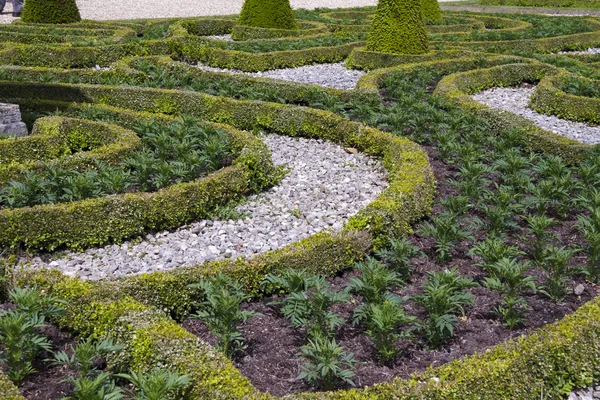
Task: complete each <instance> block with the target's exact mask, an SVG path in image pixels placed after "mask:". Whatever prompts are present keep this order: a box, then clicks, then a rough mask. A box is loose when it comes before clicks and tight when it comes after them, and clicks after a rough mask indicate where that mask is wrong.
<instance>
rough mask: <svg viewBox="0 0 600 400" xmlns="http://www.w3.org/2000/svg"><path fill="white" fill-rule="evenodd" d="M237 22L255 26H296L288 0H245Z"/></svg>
mask: <svg viewBox="0 0 600 400" xmlns="http://www.w3.org/2000/svg"><path fill="white" fill-rule="evenodd" d="M239 23H240V24H241V25H247V26H254V27H257V28H275V29H296V28H297V25H296V21H295V19H294V14H293V12H292V7H291V6H290V0H245V1H244V5H243V6H242V11H241V12H240V18H239Z"/></svg>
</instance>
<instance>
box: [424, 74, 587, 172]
mask: <svg viewBox="0 0 600 400" xmlns="http://www.w3.org/2000/svg"><path fill="white" fill-rule="evenodd" d="M557 72H558V70H557V69H556V68H555V67H552V66H550V65H547V64H541V63H531V64H508V65H503V66H498V67H492V68H487V69H477V70H472V71H467V72H460V73H456V74H452V75H448V76H446V77H444V78H443V79H442V80H441V81H440V82H439V83H438V86H437V88H436V89H435V94H436V95H438V96H440V97H442V98H444V99H445V100H448V101H449V102H450V103H453V104H456V105H458V106H460V107H462V108H464V109H465V110H467V111H469V112H472V113H475V114H477V115H480V116H482V117H484V118H485V119H487V120H488V121H490V126H491V128H492V129H493V131H494V132H495V133H498V134H502V133H503V132H505V131H506V130H508V129H518V130H519V131H521V132H522V134H523V145H525V146H526V147H528V148H531V149H532V150H535V151H540V152H545V153H548V154H554V155H559V156H561V157H562V158H563V159H565V161H567V162H569V163H577V162H579V161H580V160H582V159H583V158H584V157H585V156H586V154H587V152H588V150H589V149H591V146H589V145H586V144H583V143H580V142H577V141H575V140H573V139H569V138H566V137H564V136H561V135H558V134H556V133H553V132H550V131H546V130H544V129H541V128H539V127H538V126H537V125H535V124H534V123H533V122H531V121H529V120H527V119H525V118H523V117H521V116H519V115H516V114H513V113H511V112H508V111H499V110H495V109H492V108H490V107H488V106H486V105H483V104H481V103H479V102H477V101H475V100H473V99H472V98H471V97H470V95H471V94H474V93H477V92H479V91H481V90H484V89H488V88H493V87H497V86H515V85H518V84H520V83H522V82H529V83H533V82H539V81H540V80H541V79H542V78H543V77H545V76H548V75H555V74H556V73H557Z"/></svg>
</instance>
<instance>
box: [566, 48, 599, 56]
mask: <svg viewBox="0 0 600 400" xmlns="http://www.w3.org/2000/svg"><path fill="white" fill-rule="evenodd" d="M558 54H600V47H591V48H589V49H587V50H583V51H559V52H558Z"/></svg>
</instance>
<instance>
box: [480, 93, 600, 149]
mask: <svg viewBox="0 0 600 400" xmlns="http://www.w3.org/2000/svg"><path fill="white" fill-rule="evenodd" d="M534 90H535V87H518V88H516V87H512V88H494V89H489V90H485V91H483V92H480V93H477V94H476V95H474V96H472V97H473V99H474V100H476V101H478V102H480V103H482V104H485V105H487V106H489V107H492V108H496V109H500V110H505V111H510V112H512V113H514V114H517V115H520V116H522V117H525V118H527V119H528V120H530V121H533V122H534V123H535V124H536V125H537V126H539V127H540V128H543V129H546V130H549V131H552V132H554V133H557V134H559V135H562V136H565V137H568V138H571V139H575V140H578V141H580V142H582V143H587V144H599V143H600V127H598V126H592V125H588V124H585V123H581V122H575V121H568V120H565V119H560V118H558V117H555V116H552V115H544V114H540V113H538V112H536V111H534V110H532V109H531V108H530V107H529V99H530V98H531V95H532V94H533V91H534Z"/></svg>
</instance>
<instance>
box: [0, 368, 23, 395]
mask: <svg viewBox="0 0 600 400" xmlns="http://www.w3.org/2000/svg"><path fill="white" fill-rule="evenodd" d="M0 397H1V398H2V399H3V400H26V399H25V397H23V396H21V393H19V389H18V388H17V387H16V386H15V385H14V384H13V383H12V382H11V381H10V380H9V379H8V377H7V376H6V375H4V373H3V372H2V371H0Z"/></svg>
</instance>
